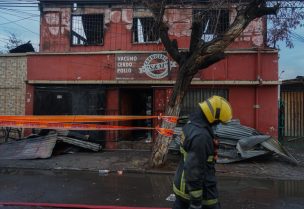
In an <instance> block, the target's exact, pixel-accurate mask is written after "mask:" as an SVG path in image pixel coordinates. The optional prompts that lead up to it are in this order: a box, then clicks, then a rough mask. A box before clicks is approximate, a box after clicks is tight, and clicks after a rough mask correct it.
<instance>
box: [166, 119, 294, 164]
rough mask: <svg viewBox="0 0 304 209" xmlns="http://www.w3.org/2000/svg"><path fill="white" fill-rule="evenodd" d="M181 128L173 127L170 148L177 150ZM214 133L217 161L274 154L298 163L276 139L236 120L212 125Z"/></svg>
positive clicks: (236, 160) (222, 161)
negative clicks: (216, 139)
mask: <svg viewBox="0 0 304 209" xmlns="http://www.w3.org/2000/svg"><path fill="white" fill-rule="evenodd" d="M181 130H182V127H176V128H175V131H174V133H175V134H174V140H173V141H172V142H171V144H170V146H169V149H170V150H174V151H177V150H179V144H180V135H181ZM214 134H215V137H216V138H218V139H219V150H218V157H219V158H218V160H217V163H233V162H238V161H243V160H248V159H253V158H257V157H266V156H271V155H274V154H275V155H277V156H279V157H280V158H283V159H284V160H287V161H288V162H290V163H292V164H296V165H297V164H298V163H299V162H298V161H297V160H296V159H295V158H294V157H293V156H292V155H291V154H290V153H289V152H288V151H287V150H286V149H284V147H283V146H282V145H280V144H279V142H278V141H277V140H276V139H274V138H273V137H271V136H269V135H265V134H262V133H260V132H258V131H257V130H255V129H253V128H250V127H247V126H244V125H241V124H240V122H239V121H238V120H233V121H231V122H229V123H227V124H218V125H217V126H215V127H214Z"/></svg>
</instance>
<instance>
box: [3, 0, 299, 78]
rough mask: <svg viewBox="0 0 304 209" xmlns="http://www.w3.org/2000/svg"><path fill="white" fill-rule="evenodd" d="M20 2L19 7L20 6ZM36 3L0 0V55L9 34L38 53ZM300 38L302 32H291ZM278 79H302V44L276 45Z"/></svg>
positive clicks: (19, 0) (34, 1)
mask: <svg viewBox="0 0 304 209" xmlns="http://www.w3.org/2000/svg"><path fill="white" fill-rule="evenodd" d="M20 2H22V3H20ZM36 2H37V1H36V0H0V51H5V50H6V48H5V45H6V44H7V43H8V38H9V36H10V33H14V34H15V35H16V37H17V38H18V39H21V40H22V41H24V42H27V41H31V43H32V44H33V46H34V48H35V50H36V51H38V49H39V21H40V15H39V14H40V12H39V9H38V6H37V4H33V3H36ZM294 32H295V33H296V34H299V35H301V36H304V28H300V29H297V30H295V31H294ZM279 46H280V50H279V69H278V70H279V79H280V80H286V79H293V78H295V77H296V76H304V40H302V41H301V40H294V46H295V47H294V48H292V49H289V48H286V47H285V43H279Z"/></svg>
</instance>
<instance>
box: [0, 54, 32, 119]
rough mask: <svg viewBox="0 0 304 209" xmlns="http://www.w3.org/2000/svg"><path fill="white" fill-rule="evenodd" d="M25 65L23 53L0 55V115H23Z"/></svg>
mask: <svg viewBox="0 0 304 209" xmlns="http://www.w3.org/2000/svg"><path fill="white" fill-rule="evenodd" d="M26 66H27V57H26V56H25V54H23V55H13V54H7V55H0V115H24V113H25V92H26V84H25V80H26V71H27V67H26ZM30 97H31V96H30V95H28V96H27V98H30Z"/></svg>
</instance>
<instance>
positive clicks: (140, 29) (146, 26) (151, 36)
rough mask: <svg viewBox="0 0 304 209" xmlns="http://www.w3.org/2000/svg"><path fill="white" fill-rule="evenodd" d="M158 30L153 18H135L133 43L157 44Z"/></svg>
mask: <svg viewBox="0 0 304 209" xmlns="http://www.w3.org/2000/svg"><path fill="white" fill-rule="evenodd" d="M158 39H159V33H158V30H156V24H155V20H154V18H153V17H136V18H133V43H148V42H157V41H158Z"/></svg>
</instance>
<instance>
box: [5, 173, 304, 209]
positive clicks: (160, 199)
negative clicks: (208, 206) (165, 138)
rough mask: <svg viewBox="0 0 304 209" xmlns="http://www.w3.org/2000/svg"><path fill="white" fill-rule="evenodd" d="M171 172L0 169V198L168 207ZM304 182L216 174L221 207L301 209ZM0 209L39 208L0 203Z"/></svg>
mask: <svg viewBox="0 0 304 209" xmlns="http://www.w3.org/2000/svg"><path fill="white" fill-rule="evenodd" d="M171 182H172V175H164V174H130V173H128V174H126V173H123V174H122V175H119V174H117V173H110V174H109V175H102V174H99V173H98V172H89V171H46V170H44V171H41V170H40V171H34V170H31V169H29V170H15V169H2V170H1V172H0V191H1V193H0V202H31V203H38V202H39V203H65V204H88V205H113V206H114V205H115V206H128V207H164V208H170V207H171V205H172V202H170V201H167V200H166V198H167V197H168V196H169V195H170V194H171V193H172V191H171V184H172V183H171ZM303 188H304V181H283V180H266V179H252V178H251V179H249V178H233V177H221V178H219V190H220V200H221V205H222V208H223V209H224V208H225V209H252V208H258V209H270V208H271V209H300V208H304V190H303ZM0 208H9V209H12V208H14V209H17V208H42V207H24V206H20V207H17V206H2V207H1V206H0Z"/></svg>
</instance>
